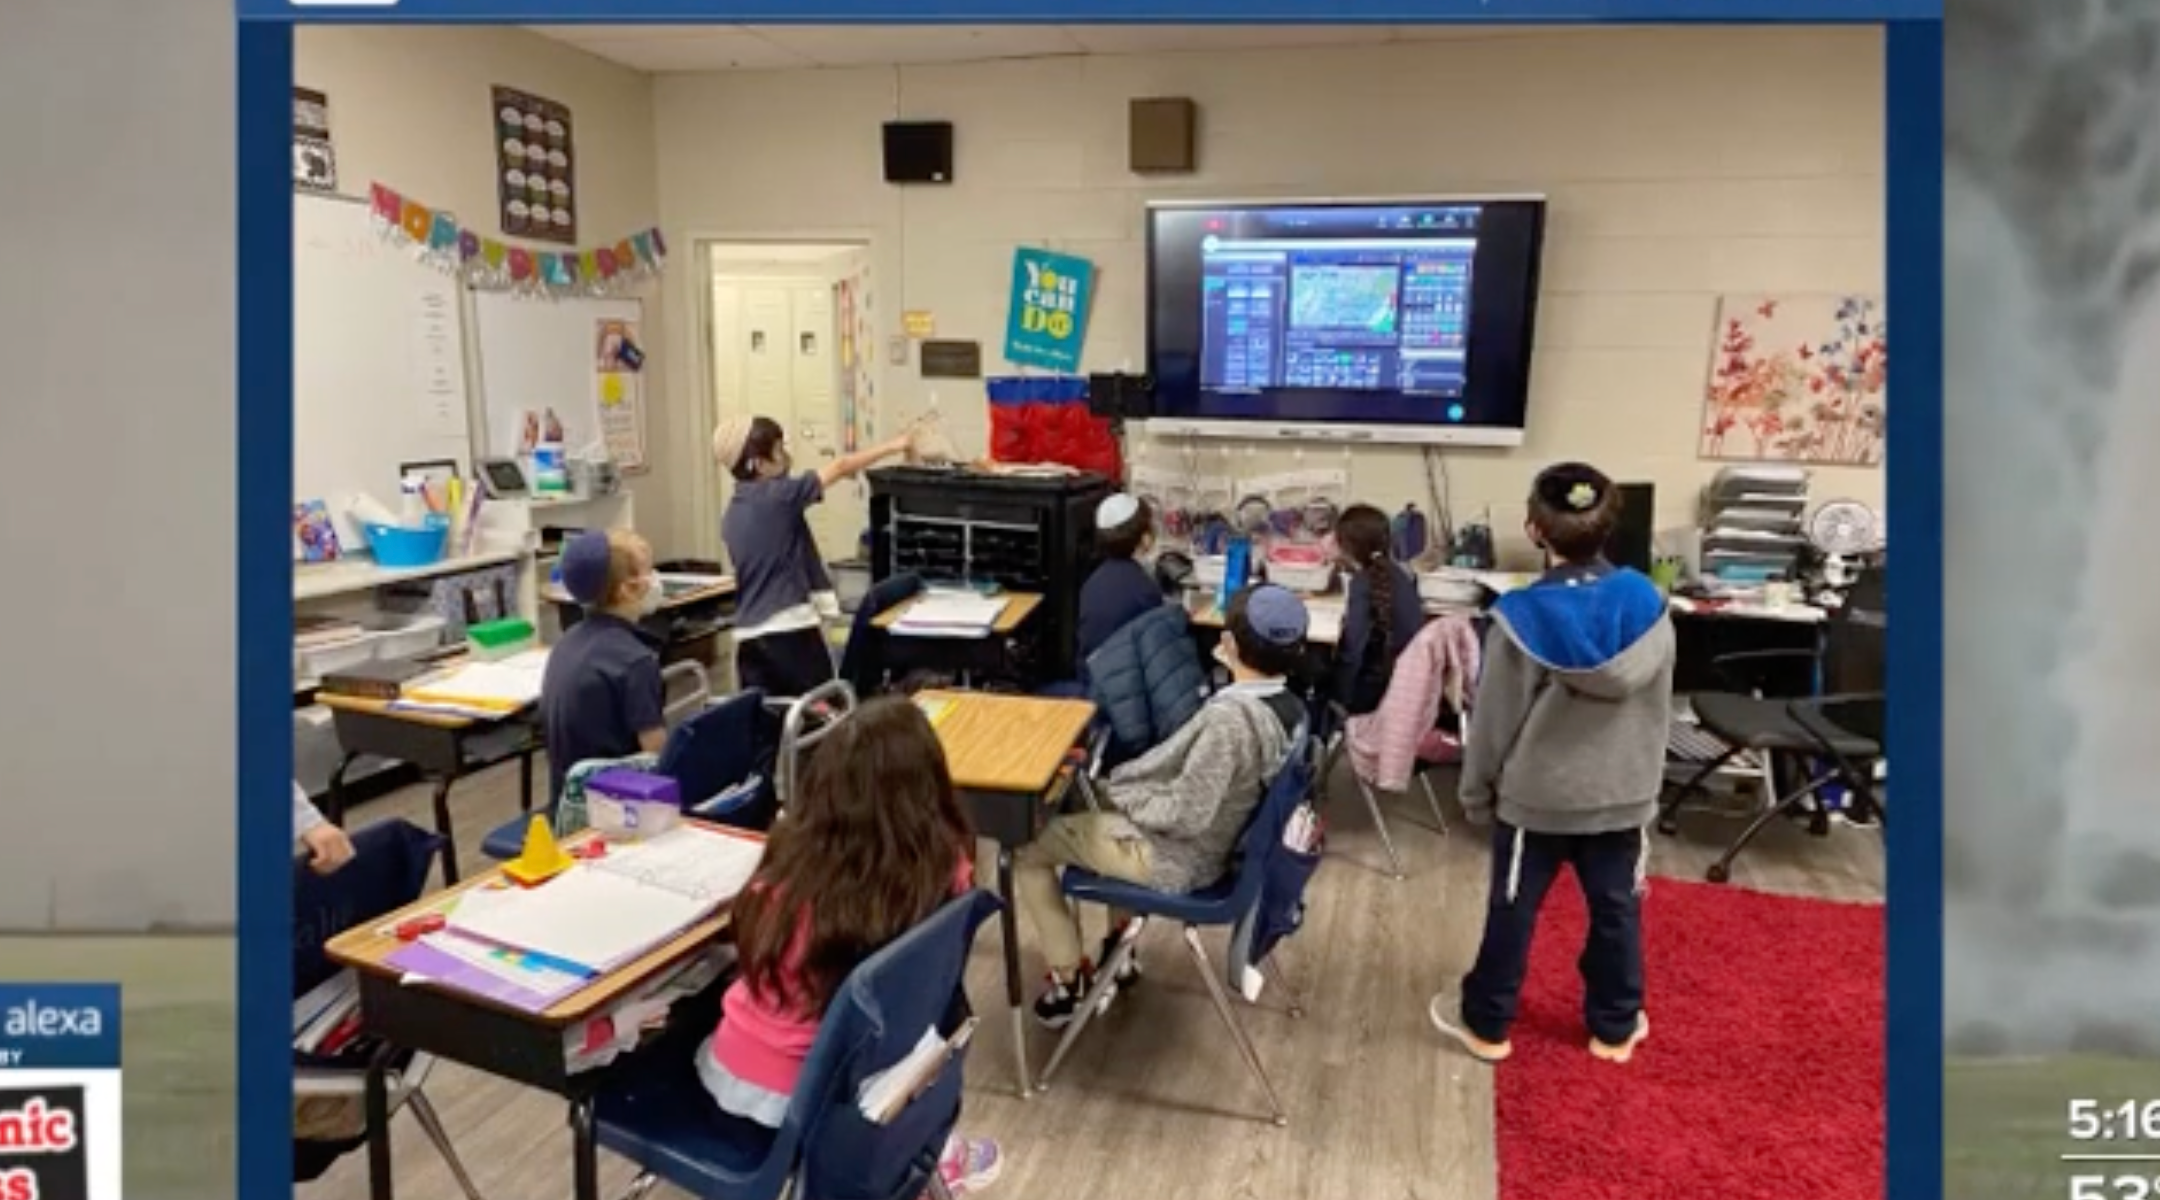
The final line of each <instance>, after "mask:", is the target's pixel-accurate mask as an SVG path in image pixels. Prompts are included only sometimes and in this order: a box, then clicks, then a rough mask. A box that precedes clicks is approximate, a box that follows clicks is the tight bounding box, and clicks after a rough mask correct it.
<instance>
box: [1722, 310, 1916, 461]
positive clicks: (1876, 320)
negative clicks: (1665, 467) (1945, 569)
mask: <svg viewBox="0 0 2160 1200" xmlns="http://www.w3.org/2000/svg"><path fill="white" fill-rule="evenodd" d="M1887 334H1888V326H1887V323H1886V321H1885V319H1884V316H1883V306H1882V301H1881V300H1880V299H1879V298H1877V297H1874V296H1865V295H1847V296H1834V295H1833V296H1727V297H1724V298H1723V299H1721V300H1720V301H1719V302H1718V320H1717V336H1716V340H1715V342H1714V343H1713V345H1712V347H1711V352H1710V382H1709V385H1708V386H1707V388H1706V389H1705V393H1706V394H1705V400H1704V404H1703V424H1702V438H1701V444H1700V453H1701V455H1702V457H1704V458H1715V459H1742V460H1752V461H1774V462H1796V463H1814V464H1823V465H1834V466H1855V467H1871V466H1879V465H1881V463H1882V460H1883V428H1884V411H1885V409H1884V406H1885V401H1886V398H1887V397H1886V395H1885V392H1884V388H1883V384H1884V379H1885V374H1886V367H1887V365H1888V357H1887V355H1888V350H1887Z"/></svg>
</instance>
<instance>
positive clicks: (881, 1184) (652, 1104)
mask: <svg viewBox="0 0 2160 1200" xmlns="http://www.w3.org/2000/svg"><path fill="white" fill-rule="evenodd" d="M997 908H998V903H997V898H996V897H995V896H992V895H991V894H989V893H987V892H982V891H974V892H970V893H968V894H967V895H965V896H961V897H959V898H957V899H955V900H953V901H951V902H950V903H948V904H946V905H945V906H944V907H943V908H941V909H939V910H938V911H937V912H936V913H934V914H932V915H931V917H930V918H929V919H928V920H926V921H924V922H923V923H922V924H920V925H918V926H916V927H915V928H914V929H911V930H909V931H908V932H907V933H905V934H902V935H901V936H900V937H899V938H898V939H897V940H896V941H894V942H893V943H892V944H891V945H889V946H886V947H885V948H884V949H882V950H880V951H878V952H877V953H876V954H873V955H871V956H870V957H869V959H867V960H865V961H864V962H863V964H862V965H861V966H859V967H856V968H855V970H854V971H852V972H850V973H849V975H848V978H847V982H846V983H844V984H842V985H841V988H840V991H839V993H838V994H837V995H835V996H834V997H833V1001H832V1005H831V1007H830V1008H828V1009H827V1010H826V1013H825V1020H824V1022H823V1024H821V1025H820V1026H819V1027H818V1035H817V1041H816V1043H815V1044H813V1045H812V1046H811V1049H810V1058H809V1060H808V1061H807V1062H806V1063H804V1065H803V1073H802V1078H801V1081H800V1082H799V1083H798V1084H797V1085H796V1090H795V1096H794V1099H793V1101H792V1102H791V1103H790V1104H789V1105H788V1112H787V1118H786V1120H785V1121H784V1122H782V1124H781V1126H780V1128H779V1129H777V1130H773V1129H766V1128H764V1127H762V1126H759V1125H757V1124H755V1123H753V1122H750V1121H745V1120H741V1119H739V1118H734V1117H730V1116H728V1115H727V1114H725V1113H722V1112H721V1111H720V1110H719V1108H718V1107H717V1106H715V1105H714V1104H713V1101H712V1097H711V1096H710V1095H709V1094H708V1093H707V1092H706V1091H705V1088H704V1085H703V1084H702V1083H700V1082H699V1081H698V1076H697V1066H696V1063H695V1062H694V1061H693V1060H692V1058H691V1054H692V1053H693V1052H692V1051H691V1050H690V1049H689V1048H687V1047H684V1048H683V1049H682V1052H680V1053H673V1054H669V1055H667V1056H666V1057H664V1058H663V1057H662V1056H661V1055H660V1054H658V1053H655V1054H652V1055H647V1056H645V1061H647V1062H650V1063H652V1064H653V1066H652V1067H651V1068H649V1069H648V1070H646V1071H643V1072H640V1073H638V1074H634V1075H632V1076H631V1077H629V1078H628V1079H627V1080H626V1081H625V1082H624V1083H622V1084H621V1085H619V1086H616V1087H613V1088H611V1089H609V1090H607V1091H603V1092H601V1093H600V1094H599V1095H598V1096H597V1097H596V1098H595V1101H594V1106H593V1128H594V1132H595V1133H596V1134H597V1135H598V1137H599V1142H600V1144H601V1145H602V1146H605V1147H607V1148H608V1149H609V1150H612V1151H614V1152H615V1153H617V1154H619V1155H621V1156H623V1157H624V1158H627V1159H629V1160H630V1161H631V1162H633V1163H635V1164H637V1166H638V1167H639V1169H640V1171H641V1172H642V1173H641V1174H640V1175H639V1176H638V1178H637V1179H636V1180H635V1181H634V1182H633V1183H632V1184H631V1185H630V1190H629V1192H628V1193H627V1194H628V1195H630V1196H643V1195H645V1194H646V1193H647V1192H649V1191H651V1190H652V1189H653V1188H654V1187H655V1186H657V1185H658V1184H659V1183H662V1182H665V1183H668V1184H670V1185H672V1186H674V1187H677V1188H680V1189H682V1190H684V1191H686V1192H688V1193H690V1194H691V1195H693V1196H697V1197H700V1198H701V1200H775V1198H777V1197H779V1196H781V1195H783V1194H786V1193H787V1192H788V1191H789V1189H790V1187H791V1186H792V1188H793V1194H794V1195H796V1196H814V1197H816V1198H817V1200H916V1198H917V1197H918V1196H921V1195H922V1194H923V1192H924V1190H925V1189H928V1190H929V1191H930V1193H931V1194H932V1195H934V1196H943V1195H945V1188H944V1184H943V1181H942V1180H940V1178H939V1177H938V1171H937V1162H938V1156H939V1154H940V1153H941V1152H942V1151H943V1150H944V1147H945V1140H946V1138H947V1137H948V1136H949V1135H950V1134H951V1133H952V1130H953V1126H954V1125H955V1124H956V1123H957V1122H958V1120H959V1117H960V1079H961V1074H962V1069H963V1065H964V1062H965V1059H966V1051H965V1048H964V1047H963V1048H962V1049H961V1051H960V1052H959V1053H956V1054H954V1055H953V1056H952V1057H951V1058H950V1059H948V1060H947V1061H946V1062H945V1063H944V1065H943V1066H942V1067H940V1068H939V1069H938V1070H937V1072H936V1073H935V1075H934V1076H933V1077H932V1078H931V1080H930V1082H929V1084H928V1085H927V1086H926V1087H925V1088H924V1089H923V1090H921V1091H920V1092H918V1093H917V1094H916V1096H915V1097H914V1099H912V1100H910V1101H909V1102H908V1103H907V1105H906V1106H905V1107H904V1108H902V1109H901V1110H900V1112H899V1114H898V1115H897V1116H896V1117H894V1118H893V1119H892V1120H891V1121H889V1122H888V1123H886V1124H884V1125H877V1124H873V1123H872V1122H871V1121H869V1120H868V1119H867V1118H865V1117H864V1116H863V1114H862V1110H861V1108H860V1107H859V1105H858V1101H857V1097H858V1096H859V1094H860V1092H861V1089H862V1087H863V1084H864V1082H865V1081H866V1080H868V1079H869V1078H870V1077H871V1076H873V1075H876V1074H877V1073H878V1072H880V1071H883V1070H885V1069H887V1068H889V1067H891V1066H893V1065H894V1064H896V1063H898V1062H900V1061H901V1060H902V1059H903V1058H906V1057H907V1055H908V1053H909V1052H910V1051H912V1050H913V1049H914V1048H915V1046H916V1044H917V1043H918V1042H920V1041H921V1040H922V1038H923V1035H924V1033H925V1032H927V1031H929V1030H932V1029H935V1030H937V1031H938V1032H939V1033H941V1034H945V1035H950V1034H952V1033H953V1032H954V1030H955V1018H956V1016H957V1013H956V1011H955V1010H956V1008H957V1007H958V1006H956V1005H955V1003H954V1000H955V997H957V996H960V994H961V992H960V986H961V978H962V976H963V975H964V974H965V972H966V969H967V958H968V949H969V947H970V946H971V945H973V944H974V940H975V931H976V929H977V928H978V927H979V926H981V924H982V923H983V921H985V920H986V919H988V918H989V916H990V914H992V913H993V912H996V911H997ZM656 1049H657V1048H656Z"/></svg>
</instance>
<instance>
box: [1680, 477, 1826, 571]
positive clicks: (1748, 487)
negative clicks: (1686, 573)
mask: <svg viewBox="0 0 2160 1200" xmlns="http://www.w3.org/2000/svg"><path fill="white" fill-rule="evenodd" d="M1807 498H1808V473H1807V471H1805V470H1804V469H1802V468H1800V467H1784V466H1745V467H1725V468H1722V469H1720V470H1719V471H1718V473H1717V477H1716V478H1715V479H1713V480H1711V481H1710V486H1709V487H1707V488H1705V489H1704V490H1703V499H1702V528H1703V540H1702V575H1703V577H1704V578H1705V580H1706V581H1709V582H1713V583H1718V584H1724V585H1727V586H1735V587H1752V586H1755V585H1758V584H1761V583H1763V582H1764V581H1765V580H1770V579H1789V578H1791V577H1792V576H1793V574H1794V573H1795V572H1796V571H1797V570H1798V569H1799V565H1800V554H1801V551H1803V550H1805V549H1806V548H1807V535H1806V533H1805V532H1804V531H1803V526H1802V520H1803V518H1804V517H1805V516H1806V513H1807Z"/></svg>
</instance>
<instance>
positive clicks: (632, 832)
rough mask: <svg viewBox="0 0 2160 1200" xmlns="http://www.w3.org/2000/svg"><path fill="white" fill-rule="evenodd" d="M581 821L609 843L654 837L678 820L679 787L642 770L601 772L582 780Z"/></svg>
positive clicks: (680, 807)
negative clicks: (583, 811) (610, 841)
mask: <svg viewBox="0 0 2160 1200" xmlns="http://www.w3.org/2000/svg"><path fill="white" fill-rule="evenodd" d="M585 819H586V821H587V822H588V823H589V824H590V825H591V826H592V827H593V828H594V829H596V830H598V831H599V833H600V836H601V837H604V838H608V839H610V840H624V841H636V840H638V839H641V838H649V837H655V836H658V835H659V834H663V833H666V832H667V831H668V830H670V829H673V828H674V827H675V825H676V823H677V822H679V821H681V820H682V786H681V785H680V784H678V783H676V782H675V781H674V780H672V779H669V778H667V777H666V776H664V775H648V774H646V773H645V772H643V771H631V770H626V769H624V768H621V767H616V768H611V769H609V770H606V771H602V772H600V773H599V774H597V775H595V776H593V777H592V778H591V779H588V780H586V781H585Z"/></svg>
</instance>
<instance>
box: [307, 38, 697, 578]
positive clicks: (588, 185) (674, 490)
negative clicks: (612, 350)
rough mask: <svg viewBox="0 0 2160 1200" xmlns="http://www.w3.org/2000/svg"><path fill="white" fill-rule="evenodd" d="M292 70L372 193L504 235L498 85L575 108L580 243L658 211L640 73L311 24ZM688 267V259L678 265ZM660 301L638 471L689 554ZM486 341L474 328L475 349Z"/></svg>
mask: <svg viewBox="0 0 2160 1200" xmlns="http://www.w3.org/2000/svg"><path fill="white" fill-rule="evenodd" d="M293 76H294V82H295V83H296V84H298V85H299V86H301V87H308V88H314V89H316V90H318V91H321V92H324V93H325V94H327V95H328V96H329V98H330V134H331V142H332V144H333V145H334V146H335V148H336V150H337V165H338V182H339V186H340V189H341V190H343V191H344V192H346V193H348V194H351V195H356V196H365V195H366V194H367V189H368V185H369V184H370V183H373V182H377V181H380V182H382V183H385V184H388V185H389V186H391V187H394V188H396V189H398V190H399V191H401V192H404V193H407V194H409V195H411V196H413V197H414V198H415V199H418V200H421V201H423V202H424V203H428V204H432V205H435V206H437V207H441V208H445V209H449V210H450V211H452V212H455V213H456V214H457V215H458V216H459V217H460V218H462V219H463V220H464V221H465V222H467V223H468V224H471V225H477V227H479V228H481V229H482V230H483V231H484V232H499V231H500V225H499V218H498V217H497V215H496V214H497V211H498V210H497V206H496V193H495V146H494V126H493V122H492V120H491V118H490V112H491V106H490V103H489V99H490V96H489V89H490V88H491V87H493V86H494V85H496V84H501V85H503V86H505V87H514V88H519V89H521V90H524V91H528V92H532V93H535V94H537V95H540V96H544V97H546V98H548V99H550V100H555V101H558V102H560V103H562V104H565V105H567V106H569V109H570V115H571V120H572V130H573V136H574V137H575V138H576V154H577V172H578V174H577V181H576V182H577V188H578V192H579V201H578V233H579V240H580V244H581V245H587V246H591V245H599V244H601V243H602V242H604V241H613V240H614V239H616V238H618V237H622V236H627V235H628V234H630V233H631V232H633V231H635V230H638V229H643V228H645V227H647V226H650V225H653V224H655V223H656V221H657V219H658V217H659V204H658V196H657V192H656V188H655V172H654V158H653V107H652V80H651V78H650V77H649V76H646V75H644V74H641V73H639V72H636V71H632V70H629V69H628V68H625V67H619V66H616V65H615V64H613V63H609V62H607V61H605V60H603V59H599V58H595V57H593V56H592V55H590V54H587V53H585V52H584V51H581V50H575V49H572V48H570V47H568V46H565V45H562V44H561V43H559V42H553V41H549V40H548V39H546V38H543V37H540V36H539V35H537V34H534V33H529V32H527V31H525V30H522V29H516V28H508V27H503V26H481V25H475V26H450V25H426V26H423V25H408V26H401V27H389V26H372V25H348V26H334V25H303V26H299V27H297V28H296V29H295V30H294V32H293ZM534 244H535V245H538V243H534ZM670 249H671V250H672V249H674V247H673V246H671V247H670ZM689 266H690V264H689V262H688V261H687V260H685V259H683V258H681V257H680V256H678V258H677V259H676V260H675V261H673V262H671V263H670V264H669V270H671V271H680V270H685V269H688V268H689ZM663 295H664V291H663V289H662V288H659V287H655V286H653V285H647V286H646V288H645V290H644V292H643V293H642V294H641V298H642V299H643V300H644V302H645V325H646V329H645V342H646V350H647V353H648V355H649V357H648V359H647V362H648V366H647V367H646V371H645V375H646V380H645V384H646V395H647V413H646V441H647V448H648V455H647V457H648V458H649V459H650V460H651V468H650V470H648V471H645V472H642V473H638V474H633V475H629V476H627V479H628V481H629V485H630V490H631V492H632V493H633V494H634V495H635V497H636V500H635V504H636V509H637V523H638V527H639V529H640V530H641V531H642V532H644V534H645V535H646V536H647V537H648V538H649V539H651V541H652V542H653V544H654V546H655V548H656V549H657V550H658V551H659V553H660V554H661V555H662V556H663V557H666V556H669V555H672V554H676V553H680V552H681V551H680V550H679V549H678V542H677V538H676V530H677V529H678V528H679V526H680V524H681V516H680V514H679V512H678V504H679V503H680V502H685V501H687V499H688V497H689V496H690V495H691V494H692V488H691V487H690V486H688V485H686V484H685V483H684V481H682V480H680V479H679V478H678V475H679V463H680V462H681V456H680V455H678V454H675V453H671V452H670V447H669V446H668V444H667V443H668V437H669V427H668V424H667V418H668V413H669V398H668V391H669V388H668V381H669V379H670V378H671V377H676V376H673V375H672V373H671V370H670V367H671V365H672V360H671V359H670V358H669V357H668V355H667V354H666V352H665V341H666V337H665V333H664V330H665V328H666V313H665V311H664V309H665V305H664V304H663V302H662V298H663ZM533 303H536V304H537V303H545V301H540V300H535V301H533ZM478 342H479V339H478V338H477V337H476V336H474V335H473V332H472V330H471V328H470V327H469V326H468V329H467V336H466V345H467V347H468V351H471V350H472V349H473V348H475V347H477V346H478Z"/></svg>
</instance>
